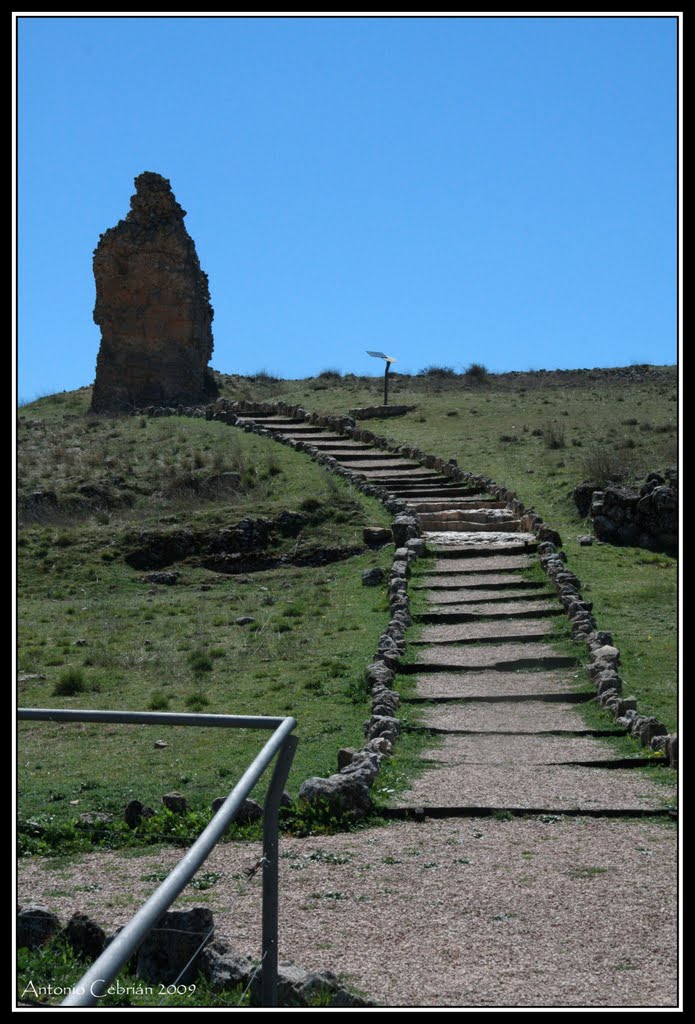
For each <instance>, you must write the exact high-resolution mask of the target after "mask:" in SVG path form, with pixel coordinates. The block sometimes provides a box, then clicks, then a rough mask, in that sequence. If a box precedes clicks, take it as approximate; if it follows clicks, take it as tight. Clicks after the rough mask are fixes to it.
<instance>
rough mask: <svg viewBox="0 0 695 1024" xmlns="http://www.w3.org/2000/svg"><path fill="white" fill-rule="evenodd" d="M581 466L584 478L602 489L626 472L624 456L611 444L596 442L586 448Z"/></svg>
mask: <svg viewBox="0 0 695 1024" xmlns="http://www.w3.org/2000/svg"><path fill="white" fill-rule="evenodd" d="M581 468H582V472H583V474H584V479H585V480H590V481H591V482H592V483H595V484H596V486H597V487H598V488H599V489H600V490H603V488H604V487H606V486H607V485H608V484H609V483H611V482H615V481H618V480H622V479H623V477H624V475H625V473H626V464H625V458H624V456H621V455H620V454H619V452H618V451H617V450H616V448H615V446H614V445H613V444H607V443H597V444H593V445H591V447H590V448H588V449H587V451H586V453H585V455H584V457H583V459H582V461H581Z"/></svg>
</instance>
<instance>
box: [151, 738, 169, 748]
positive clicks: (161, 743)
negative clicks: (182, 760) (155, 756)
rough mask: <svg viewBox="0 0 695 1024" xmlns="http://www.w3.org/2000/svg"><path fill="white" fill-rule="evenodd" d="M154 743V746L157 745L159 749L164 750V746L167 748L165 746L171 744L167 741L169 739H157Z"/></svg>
mask: <svg viewBox="0 0 695 1024" xmlns="http://www.w3.org/2000/svg"><path fill="white" fill-rule="evenodd" d="M153 745H154V746H155V747H156V748H157V749H158V750H164V748H165V747H168V746H169V744H168V743H167V741H166V740H155V741H154V744H153Z"/></svg>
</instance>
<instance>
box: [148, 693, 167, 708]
mask: <svg viewBox="0 0 695 1024" xmlns="http://www.w3.org/2000/svg"><path fill="white" fill-rule="evenodd" d="M147 707H148V709H149V710H150V711H166V710H167V709H168V708H169V698H168V697H167V695H166V694H165V693H162V691H161V690H155V692H154V693H153V694H152V696H151V697H150V699H149V700H148V702H147Z"/></svg>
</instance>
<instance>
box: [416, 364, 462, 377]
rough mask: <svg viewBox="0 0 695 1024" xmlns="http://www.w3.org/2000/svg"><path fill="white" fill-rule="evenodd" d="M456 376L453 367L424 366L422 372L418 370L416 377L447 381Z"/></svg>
mask: <svg viewBox="0 0 695 1024" xmlns="http://www.w3.org/2000/svg"><path fill="white" fill-rule="evenodd" d="M455 376H456V370H455V369H454V368H453V366H426V367H425V368H424V369H423V370H418V377H438V378H444V379H449V378H451V377H455Z"/></svg>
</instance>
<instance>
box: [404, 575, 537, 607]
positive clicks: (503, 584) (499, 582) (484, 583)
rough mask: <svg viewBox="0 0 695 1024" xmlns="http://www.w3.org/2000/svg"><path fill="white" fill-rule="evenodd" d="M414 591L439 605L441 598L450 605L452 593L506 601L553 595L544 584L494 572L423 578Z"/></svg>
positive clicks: (413, 586)
mask: <svg viewBox="0 0 695 1024" xmlns="http://www.w3.org/2000/svg"><path fill="white" fill-rule="evenodd" d="M410 587H411V589H412V590H422V591H424V590H427V591H429V593H430V601H432V602H435V603H436V602H438V601H439V598H440V597H441V599H442V600H443V601H446V600H447V598H448V594H449V593H454V594H455V593H460V594H463V593H467V592H469V591H471V592H475V591H477V590H480V592H481V593H489V594H490V600H492V599H493V596H496V595H498V594H499V595H500V597H501V598H502V599H503V600H504V599H505V598H506V597H507V596H508V597H517V596H521V595H522V594H536V593H539V592H541V591H542V592H547V593H548V594H551V593H552V591H550V590H548V587H547V585H546V584H545V583H543V582H541V581H536V580H525V579H524V578H523V576H521V574H520V573H518V572H508V573H496V572H495V571H494V570H492V571H491V572H489V573H473V572H471V573H461V574H460V575H458V576H457V575H454V573H446V574H442V573H440V574H438V575H433V574H431V575H427V576H419V577H415V578H414V579H413V580H411V583H410Z"/></svg>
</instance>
